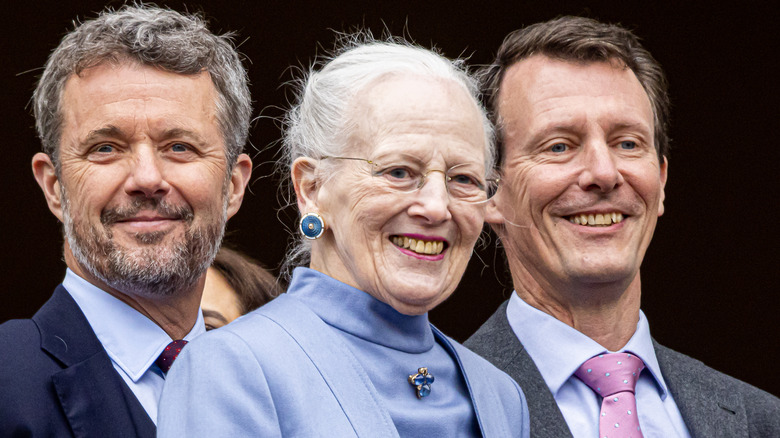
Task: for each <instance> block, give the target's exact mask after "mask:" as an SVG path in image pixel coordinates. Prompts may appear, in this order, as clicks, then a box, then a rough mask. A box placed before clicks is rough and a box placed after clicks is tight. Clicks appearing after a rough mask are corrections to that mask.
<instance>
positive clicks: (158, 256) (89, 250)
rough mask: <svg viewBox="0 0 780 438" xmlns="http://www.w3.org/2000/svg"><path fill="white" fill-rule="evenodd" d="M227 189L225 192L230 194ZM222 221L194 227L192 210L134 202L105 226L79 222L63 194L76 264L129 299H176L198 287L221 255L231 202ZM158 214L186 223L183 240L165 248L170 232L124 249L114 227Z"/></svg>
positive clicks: (141, 236) (106, 215)
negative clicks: (135, 296) (141, 215)
mask: <svg viewBox="0 0 780 438" xmlns="http://www.w3.org/2000/svg"><path fill="white" fill-rule="evenodd" d="M226 189H227V187H225V190H223V192H226ZM225 195H226V193H223V199H224V200H225V202H224V203H223V206H222V212H221V215H220V217H219V218H218V220H215V221H212V222H211V223H206V224H204V225H202V226H200V227H193V226H192V224H193V221H194V214H193V211H192V208H191V207H189V206H187V205H184V206H174V205H171V204H168V203H166V202H165V201H162V200H160V199H157V198H134V199H133V200H132V201H131V202H130V204H129V205H126V206H121V207H117V208H113V209H108V210H104V211H103V212H101V215H100V226H96V225H94V224H91V223H89V222H88V221H78V222H74V221H73V219H72V218H71V215H70V204H69V201H68V197H67V194H66V193H65V191H64V188H63V192H62V206H63V229H64V234H65V238H66V239H67V240H68V245H69V246H70V249H71V252H72V253H73V255H74V257H75V258H76V261H77V262H78V263H79V264H80V265H81V266H82V267H84V268H85V269H86V270H87V271H88V272H89V273H90V274H92V275H94V276H95V277H97V278H98V279H100V280H101V281H103V282H104V283H105V284H106V285H108V286H109V287H111V288H113V289H116V290H118V291H120V292H122V293H125V294H138V295H144V296H147V297H170V296H175V295H177V294H179V293H182V292H184V291H186V290H188V289H190V288H191V287H193V286H194V285H195V283H196V282H197V281H198V279H200V277H201V275H203V274H204V273H205V272H206V270H207V269H208V267H209V266H210V265H211V263H212V261H213V260H214V257H215V256H216V254H217V251H219V247H220V245H221V243H222V237H223V236H224V234H225V224H226V222H227V196H225ZM141 210H151V211H155V212H157V213H158V214H160V215H162V216H163V217H169V218H173V219H176V220H181V221H183V222H185V223H186V224H187V225H188V226H187V229H186V230H185V232H184V236H183V238H180V239H178V240H176V241H173V242H169V243H168V244H167V245H166V244H162V242H163V240H164V239H165V238H166V235H167V234H168V232H166V231H155V232H150V233H136V234H135V236H134V238H135V240H136V243H137V244H138V246H137V247H135V248H127V247H123V246H121V245H119V244H118V243H117V242H116V241H114V238H113V230H112V229H111V225H112V224H114V223H116V222H118V221H120V220H123V219H126V218H131V217H133V216H134V215H136V214H137V213H138V212H139V211H141Z"/></svg>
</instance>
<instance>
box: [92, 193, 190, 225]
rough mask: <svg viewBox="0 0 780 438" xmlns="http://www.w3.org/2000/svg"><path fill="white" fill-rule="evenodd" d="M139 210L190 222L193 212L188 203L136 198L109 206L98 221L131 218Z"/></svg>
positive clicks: (106, 223) (115, 220)
mask: <svg viewBox="0 0 780 438" xmlns="http://www.w3.org/2000/svg"><path fill="white" fill-rule="evenodd" d="M141 210H148V211H154V212H155V213H157V214H158V215H160V216H162V217H165V218H168V219H174V220H183V221H186V222H192V219H193V218H194V217H195V214H194V213H193V212H192V208H191V207H190V206H188V205H173V204H169V203H167V202H165V201H163V200H161V199H156V198H136V199H133V200H132V201H131V202H130V204H129V205H123V206H119V207H114V208H109V209H106V210H103V211H102V212H101V213H100V223H102V224H103V225H112V224H115V223H117V222H119V221H123V220H126V219H130V218H133V217H134V216H136V215H137V214H138V212H140V211H141Z"/></svg>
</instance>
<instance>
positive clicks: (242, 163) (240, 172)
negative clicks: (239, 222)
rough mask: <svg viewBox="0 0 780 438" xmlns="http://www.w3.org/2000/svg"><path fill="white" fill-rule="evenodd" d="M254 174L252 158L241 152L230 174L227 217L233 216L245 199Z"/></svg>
mask: <svg viewBox="0 0 780 438" xmlns="http://www.w3.org/2000/svg"><path fill="white" fill-rule="evenodd" d="M251 176H252V159H251V158H249V155H247V154H240V155H239V156H238V158H237V159H236V164H235V166H233V172H231V174H230V187H229V188H228V193H227V196H228V207H227V217H228V218H231V217H233V215H234V214H236V213H237V212H238V209H239V208H240V207H241V203H242V202H243V200H244V191H245V190H246V186H247V184H248V183H249V178H251Z"/></svg>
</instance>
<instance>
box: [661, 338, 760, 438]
mask: <svg viewBox="0 0 780 438" xmlns="http://www.w3.org/2000/svg"><path fill="white" fill-rule="evenodd" d="M653 346H654V347H655V355H656V357H657V359H658V365H659V366H660V367H661V374H662V375H663V378H664V381H665V382H666V386H667V387H668V388H669V392H671V394H672V397H673V398H674V401H675V403H676V404H677V408H678V409H679V410H680V414H681V415H682V417H683V421H685V425H686V426H687V427H688V431H689V432H690V433H691V436H693V437H710V436H728V437H740V436H748V424H747V414H746V412H745V406H744V405H743V403H742V399H741V398H740V397H739V395H738V394H734V393H730V392H728V391H727V390H726V388H725V387H723V386H721V385H720V384H719V381H717V380H714V379H712V378H711V377H712V375H711V373H710V372H708V369H707V368H706V367H705V366H704V364H702V363H701V362H699V361H696V360H694V359H691V358H689V357H688V356H685V355H683V354H681V353H678V352H676V351H673V350H670V349H668V348H666V347H663V346H662V345H660V344H658V343H657V342H655V340H653Z"/></svg>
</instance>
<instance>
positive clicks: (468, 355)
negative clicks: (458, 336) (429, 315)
mask: <svg viewBox="0 0 780 438" xmlns="http://www.w3.org/2000/svg"><path fill="white" fill-rule="evenodd" d="M441 336H442V337H443V338H444V339H446V340H447V342H449V344H450V345H451V346H452V348H453V350H454V351H455V353H456V354H457V357H458V361H459V362H460V364H461V367H462V369H463V372H464V374H466V375H467V379H468V378H469V377H471V378H473V379H474V380H475V381H479V382H480V384H482V385H486V384H487V385H491V386H493V387H495V389H496V390H497V391H499V392H504V391H509V393H511V394H512V395H514V394H517V393H519V395H520V398H521V399H524V398H525V397H524V396H523V393H522V391H521V390H520V386H519V385H518V384H517V382H515V381H514V380H513V379H512V378H511V377H509V375H508V374H506V373H505V372H503V371H501V370H500V369H498V368H496V367H495V365H493V364H492V363H490V362H488V361H487V360H486V359H484V358H483V357H481V356H480V355H478V354H477V353H475V352H473V351H471V350H469V349H468V348H466V347H465V346H463V345H462V344H460V343H458V342H457V341H455V340H454V339H452V338H450V337H449V336H446V335H443V334H441Z"/></svg>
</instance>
